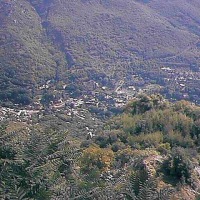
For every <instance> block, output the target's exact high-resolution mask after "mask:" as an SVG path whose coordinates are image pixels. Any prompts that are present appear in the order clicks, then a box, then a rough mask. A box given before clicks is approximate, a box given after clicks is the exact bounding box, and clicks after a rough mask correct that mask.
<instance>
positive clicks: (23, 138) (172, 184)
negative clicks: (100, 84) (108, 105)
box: [0, 95, 200, 200]
mask: <svg viewBox="0 0 200 200" xmlns="http://www.w3.org/2000/svg"><path fill="white" fill-rule="evenodd" d="M199 120H200V107H198V106H195V105H192V104H191V103H189V102H186V101H180V102H176V103H170V102H168V101H167V100H165V99H164V98H163V97H162V96H160V95H152V96H146V95H141V96H138V98H136V99H134V100H132V101H130V102H129V104H127V106H126V107H125V109H124V112H123V114H121V115H119V116H116V117H114V118H113V119H111V120H110V121H108V122H107V124H105V126H104V128H103V129H102V130H100V131H99V132H98V134H97V135H96V136H95V137H93V138H91V137H88V138H87V139H85V141H84V140H83V139H79V140H78V138H76V140H75V138H74V139H72V137H71V136H69V134H68V133H62V132H59V131H58V130H56V129H55V128H53V127H51V124H50V125H48V126H46V128H44V126H43V125H42V126H40V125H39V124H37V125H34V126H32V127H31V129H27V128H23V129H22V130H18V131H15V132H11V131H10V128H8V127H9V124H8V127H7V125H2V126H1V135H0V139H1V140H0V141H1V143H0V170H1V171H0V183H1V184H0V191H1V192H0V195H1V198H2V199H66V198H67V199H80V200H81V199H87V200H90V199H91V200H92V199H99V200H102V199H108V198H109V199H128V200H129V199H131V200H148V199H152V198H154V199H157V200H161V199H162V200H167V199H169V200H170V199H171V200H179V199H180V200H183V199H184V198H186V199H198V191H199V189H200V183H199V176H200V174H199V170H200V166H199V162H200V157H199V134H200V132H199V131H200V126H199ZM6 127H7V128H6ZM42 127H43V128H42ZM53 129H54V130H53Z"/></svg>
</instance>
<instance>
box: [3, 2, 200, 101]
mask: <svg viewBox="0 0 200 200" xmlns="http://www.w3.org/2000/svg"><path fill="white" fill-rule="evenodd" d="M199 8H200V4H199V2H198V0H192V1H189V0H181V1H165V0H161V1H160V0H149V1H142V0H103V1H102V0H77V1H73V0H70V1H64V0H62V1H56V0H18V1H14V0H2V1H1V2H0V28H1V29H0V30H1V31H0V74H1V75H0V83H1V84H0V89H1V92H0V99H1V101H3V102H7V104H8V101H10V102H13V103H17V104H29V103H30V102H31V98H32V97H33V96H34V95H35V90H36V91H37V89H38V85H41V84H44V82H45V81H46V80H49V79H55V80H56V81H59V80H62V81H64V82H65V83H67V84H69V83H70V85H71V86H72V85H73V87H75V90H76V91H75V96H77V95H80V94H81V92H80V91H84V90H87V89H86V88H85V85H83V83H84V82H85V83H87V82H88V81H89V80H95V81H97V82H98V83H99V84H102V85H107V86H109V87H111V88H112V89H113V88H114V86H115V84H116V83H117V82H118V80H121V79H124V80H125V82H126V84H128V85H129V84H134V85H136V86H138V87H143V86H145V85H148V84H150V83H157V84H160V85H161V86H164V90H163V93H164V94H165V95H167V96H168V97H170V98H171V97H172V98H174V97H175V98H176V99H180V98H182V97H183V96H184V95H185V97H187V98H189V99H191V100H193V101H198V98H196V96H195V95H198V94H199V78H198V77H199V72H198V71H199V67H198V65H199V56H198V55H199V35H200V29H199V18H200V16H199V15H200V14H199ZM162 67H172V68H173V69H174V70H175V72H174V74H173V75H172V74H171V73H168V72H166V71H163V70H161V68H162ZM135 74H137V75H139V76H140V81H136V80H135V78H133V76H132V75H135ZM181 77H182V78H181ZM179 78H181V79H180V80H179ZM168 79H169V80H168ZM183 83H184V84H185V86H180V84H183ZM69 87H70V86H69ZM21 88H25V90H24V91H23V92H21V91H20V92H18V91H19V89H21ZM174 88H175V89H174ZM15 93H17V95H15ZM187 95H189V97H188V96H187ZM13 96H14V98H13Z"/></svg>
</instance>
